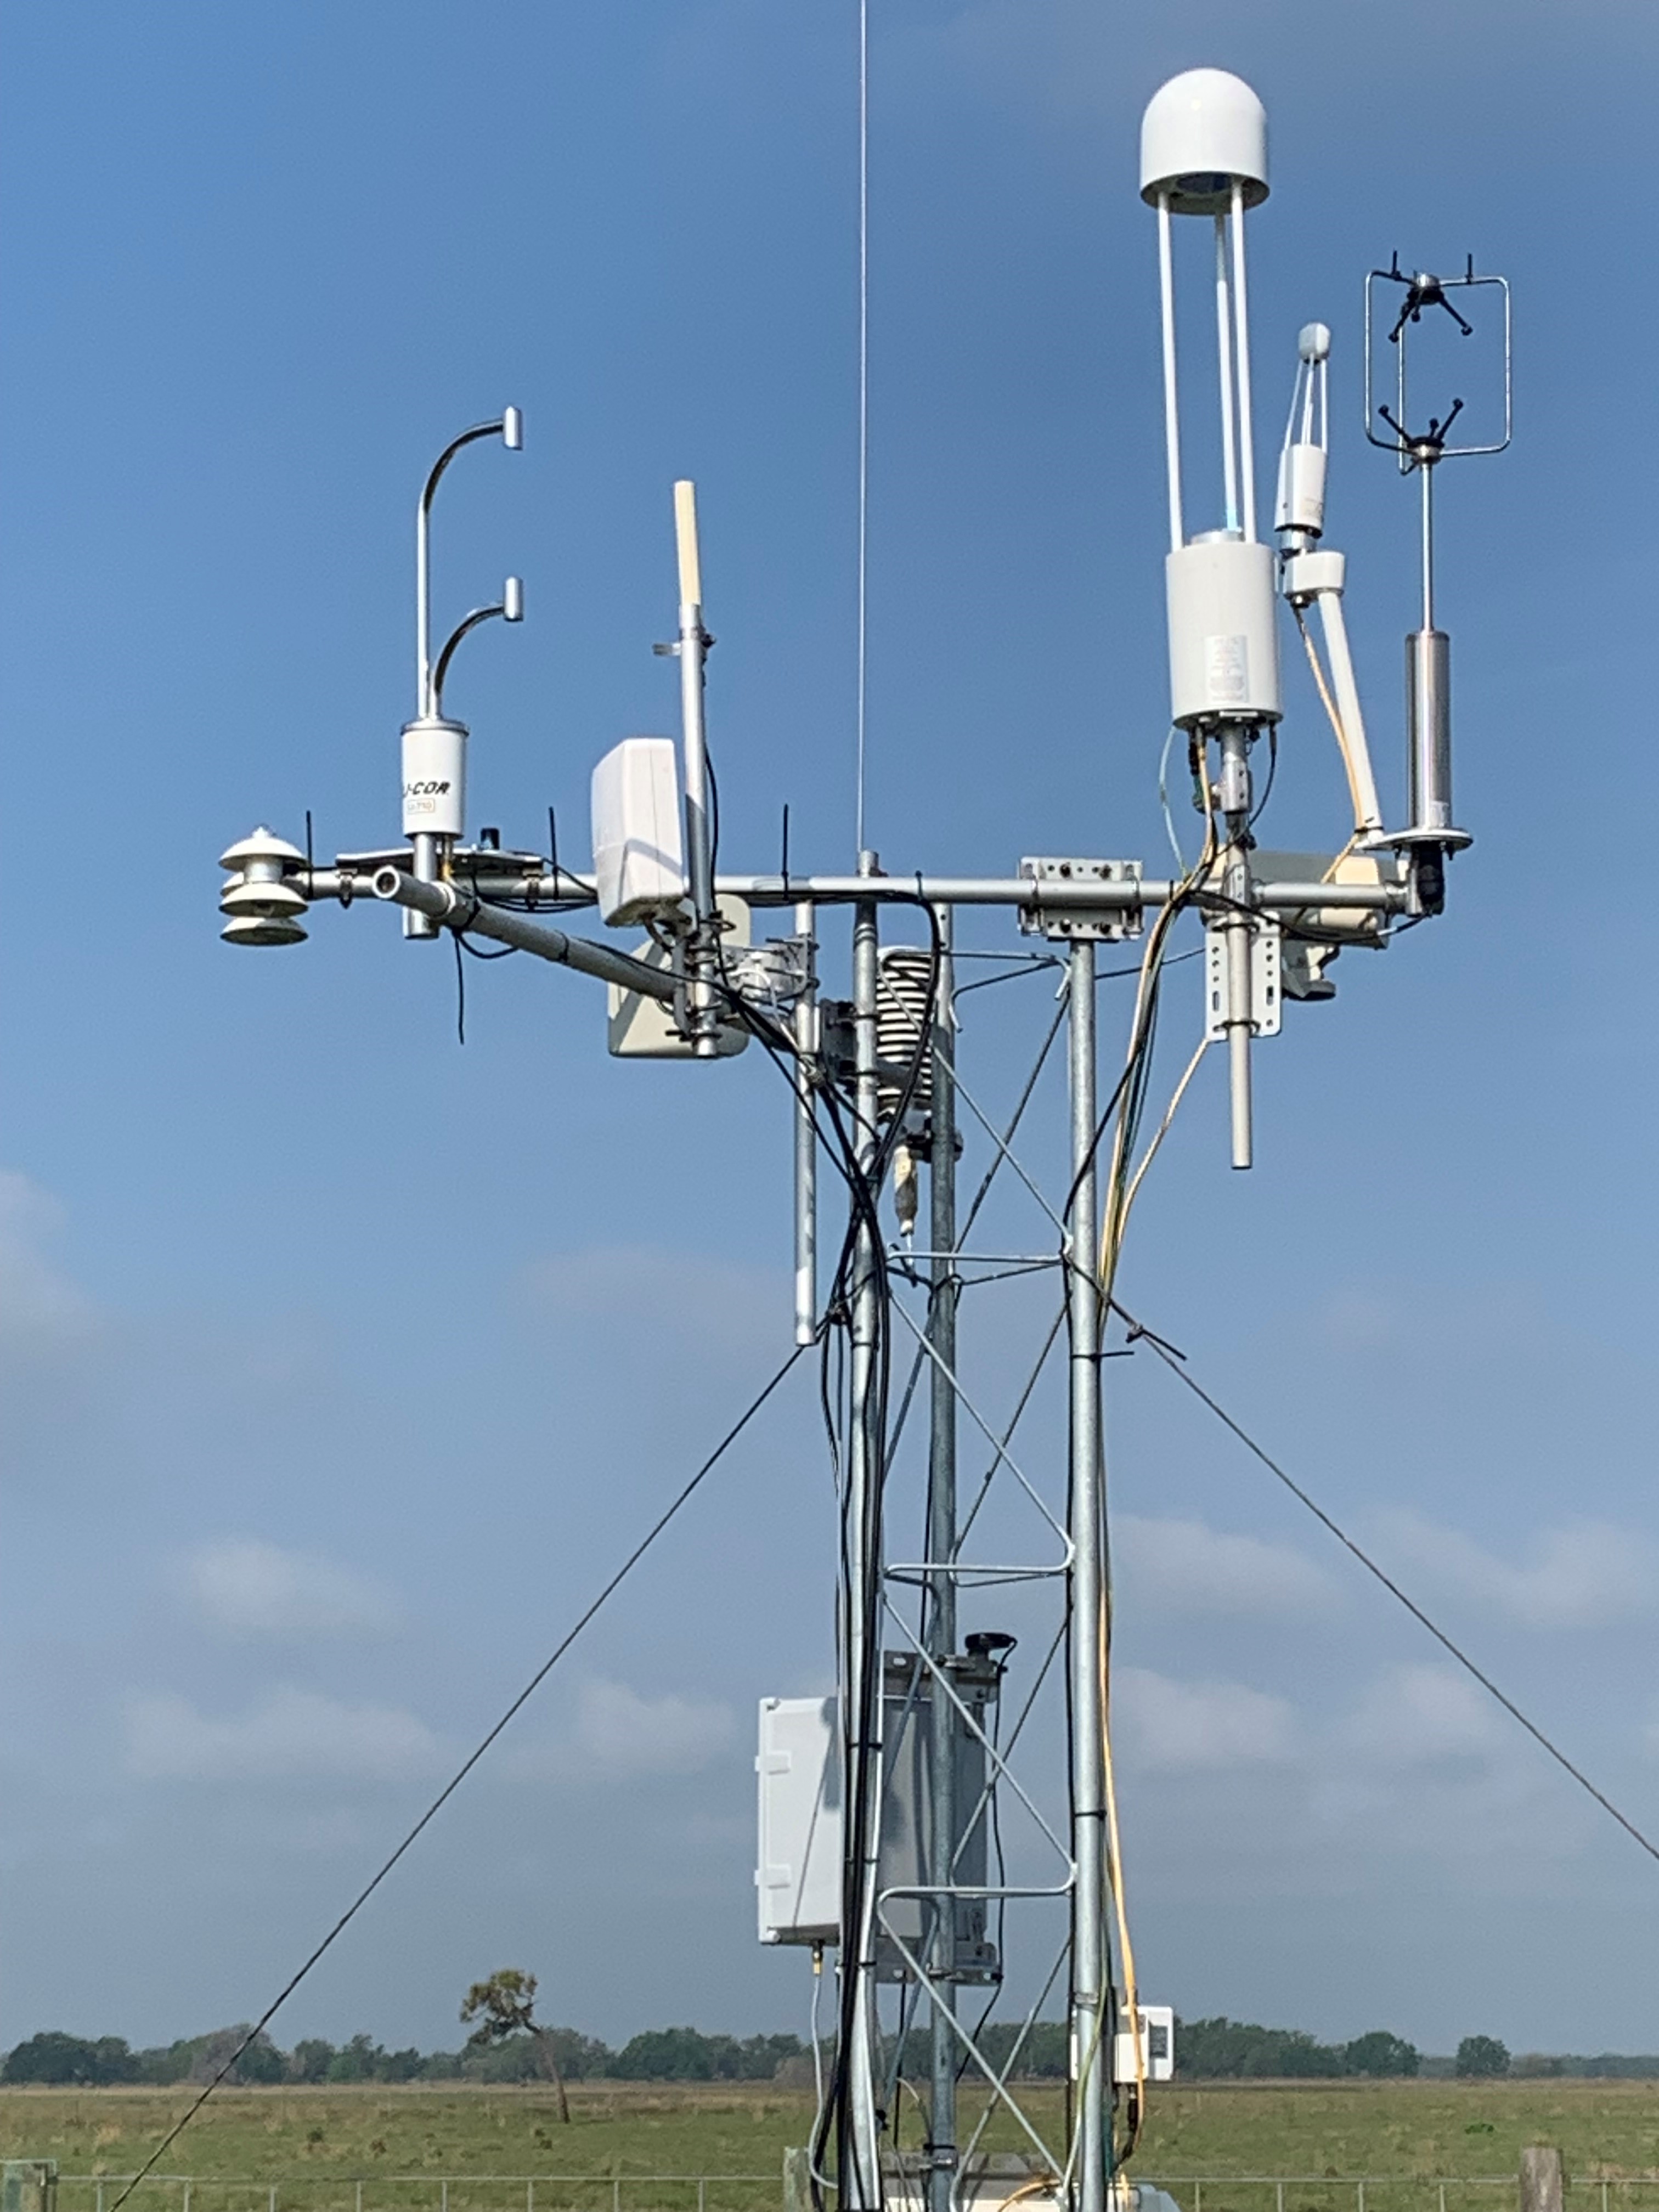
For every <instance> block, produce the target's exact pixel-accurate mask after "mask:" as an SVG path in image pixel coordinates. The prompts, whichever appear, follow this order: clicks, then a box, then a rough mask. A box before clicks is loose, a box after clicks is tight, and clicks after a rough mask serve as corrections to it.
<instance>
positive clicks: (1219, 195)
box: [1140, 69, 1282, 729]
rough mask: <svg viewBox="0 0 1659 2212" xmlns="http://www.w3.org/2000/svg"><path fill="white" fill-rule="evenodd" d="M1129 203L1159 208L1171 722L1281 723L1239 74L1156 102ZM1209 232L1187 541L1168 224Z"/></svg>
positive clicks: (1199, 80)
mask: <svg viewBox="0 0 1659 2212" xmlns="http://www.w3.org/2000/svg"><path fill="white" fill-rule="evenodd" d="M1140 196H1141V197H1142V198H1143V199H1144V200H1146V203H1147V204H1148V205H1149V206H1151V207H1153V208H1156V209H1157V210H1158V270H1159V277H1160V288H1161V292H1162V301H1163V321H1164V438H1165V442H1166V445H1167V448H1168V454H1169V484H1170V557H1169V561H1168V562H1167V564H1166V578H1167V584H1168V593H1169V622H1170V714H1171V717H1172V719H1173V720H1175V721H1176V722H1177V723H1178V724H1180V726H1182V728H1184V729H1195V728H1199V727H1201V726H1205V725H1208V724H1221V723H1229V722H1231V723H1235V724H1237V723H1248V724H1252V725H1260V724H1261V723H1264V722H1276V721H1277V720H1279V715H1280V713H1281V712H1282V706H1281V701H1280V696H1279V635H1278V630H1277V627H1276V623H1275V617H1274V606H1273V602H1274V590H1273V552H1272V550H1271V549H1270V548H1269V547H1267V546H1266V545H1263V544H1260V543H1258V541H1257V538H1256V519H1255V432H1254V428H1253V424H1252V421H1251V410H1250V328H1249V295H1248V291H1247V288H1246V283H1245V270H1244V214H1245V210H1247V209H1248V208H1253V207H1259V206H1260V205H1261V202H1262V201H1263V200H1265V199H1266V198H1267V114H1266V112H1265V110H1264V109H1263V107H1262V105H1261V101H1260V100H1258V99H1257V98H1256V96H1255V93H1253V92H1252V91H1251V89H1250V88H1249V85H1248V84H1246V83H1245V82H1243V79H1242V78H1240V77H1236V76H1231V75H1230V74H1229V73H1228V72H1227V71H1226V70H1212V69H1201V70H1187V71H1186V73H1185V74H1184V75H1183V76H1177V77H1172V78H1171V79H1170V82H1169V83H1168V84H1166V85H1165V86H1164V88H1163V89H1162V90H1161V91H1159V92H1158V93H1157V94H1154V95H1153V98H1152V102H1151V104H1150V106H1148V107H1147V110H1146V117H1145V118H1144V120H1143V121H1142V124H1141V128H1140ZM1178 215H1181V216H1210V217H1211V218H1212V222H1213V226H1214V240H1215V308H1216V368H1217V385H1218V392H1217V397H1218V403H1219V409H1220V421H1221V487H1220V489H1221V513H1220V517H1219V525H1218V526H1212V527H1209V528H1205V529H1202V530H1200V531H1198V532H1194V534H1193V535H1192V536H1190V537H1189V536H1188V532H1187V527H1186V520H1185V513H1184V505H1183V499H1182V475H1181V386H1180V378H1179V375H1178V373H1177V368H1176V327H1175V254H1174V240H1173V237H1172V234H1171V233H1172V226H1171V222H1170V218H1171V217H1172V216H1178Z"/></svg>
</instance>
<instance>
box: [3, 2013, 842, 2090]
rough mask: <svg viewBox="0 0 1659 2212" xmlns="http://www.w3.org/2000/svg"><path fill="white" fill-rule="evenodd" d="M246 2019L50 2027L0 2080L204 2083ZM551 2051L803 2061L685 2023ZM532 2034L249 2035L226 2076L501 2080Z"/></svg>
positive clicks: (794, 2052)
mask: <svg viewBox="0 0 1659 2212" xmlns="http://www.w3.org/2000/svg"><path fill="white" fill-rule="evenodd" d="M247 2032H248V2031H247V2025H246V2023H243V2024H242V2025H241V2026H240V2027H222V2028H216V2029H215V2030H214V2032H213V2033H211V2034H209V2035H197V2036H189V2037H185V2038H182V2039H180V2040H179V2041H178V2042H176V2043H169V2044H160V2045H155V2046H154V2047H152V2048H150V2049H148V2050H138V2051H135V2050H133V2049H132V2048H131V2045H129V2044H128V2043H127V2042H126V2040H125V2038H123V2037H121V2036H118V2035H104V2036H98V2037H95V2038H94V2037H88V2036H82V2035H70V2034H66V2033H64V2032H63V2031H62V2030H58V2029H52V2030H49V2031H47V2032H46V2033H43V2034H40V2035H32V2036H30V2037H29V2038H28V2039H27V2041H25V2042H22V2043H20V2044H18V2045H16V2046H15V2049H14V2050H12V2051H8V2053H7V2054H6V2060H5V2063H4V2065H3V2067H0V2081H8V2082H38V2083H52V2084H59V2085H64V2086H70V2085H74V2086H78V2087H86V2088H103V2087H120V2086H123V2085H142V2084H144V2083H150V2084H154V2085H155V2086H158V2087H165V2086H167V2084H169V2083H172V2082H175V2081H189V2082H204V2081H211V2080H212V2079H213V2077H214V2075H216V2073H217V2072H218V2071H219V2069H220V2068H221V2067H222V2065H223V2064H224V2063H225V2061H226V2059H227V2058H228V2057H229V2056H230V2054H231V2052H232V2051H234V2050H235V2048H236V2046H237V2045H238V2044H240V2042H241V2041H242V2039H243V2038H244V2037H245V2036H246V2034H247ZM538 2034H539V2035H541V2036H543V2037H544V2038H545V2039H546V2041H547V2042H548V2043H549V2044H550V2045H551V2047H552V2055H553V2057H555V2058H556V2062H557V2063H558V2067H559V2070H560V2071H561V2073H562V2075H564V2076H565V2078H566V2079H567V2080H569V2081H590V2080H602V2081H774V2080H775V2079H776V2077H777V2073H778V2069H779V2067H780V2066H781V2065H782V2064H784V2063H786V2062H787V2061H788V2060H791V2059H795V2060H799V2059H802V2058H807V2059H808V2061H809V2063H810V2055H809V2053H808V2048H807V2045H805V2043H803V2042H802V2041H801V2039H800V2038H799V2036H798V2035H750V2036H745V2037H741V2038H739V2037H737V2036H732V2035H704V2034H702V2033H700V2032H699V2030H697V2029H696V2028H695V2027H658V2028H647V2030H646V2031H645V2032H644V2033H642V2034H639V2035H635V2036H633V2037H631V2038H630V2039H629V2041H628V2042H627V2043H625V2044H623V2046H622V2048H621V2049H620V2050H619V2051H613V2050H612V2049H611V2047H610V2045H607V2044H605V2043H602V2042H601V2041H600V2040H599V2038H598V2037H597V2036H592V2035H583V2034H582V2033H580V2031H579V2030H578V2029H576V2028H574V2027H550V2028H545V2029H542V2030H539V2031H538ZM537 2042H538V2036H537V2035H536V2034H530V2033H525V2034H521V2035H513V2036H510V2037H508V2038H507V2039H505V2040H504V2041H502V2042H500V2043H497V2044H495V2045H493V2046H492V2047H487V2048H483V2049H466V2050H461V2051H417V2050H416V2049H415V2048H414V2047H413V2046H410V2048H408V2049H406V2050H401V2051H388V2050H387V2049H386V2047H385V2045H382V2044H380V2043H377V2042H376V2041H375V2040H374V2037H373V2036H370V2035H366V2034H365V2035H354V2036H352V2037H350V2038H349V2039H348V2040H347V2041H346V2042H344V2043H342V2044H333V2043H329V2042H327V2041H325V2039H323V2038H321V2037H319V2036H307V2037H303V2038H301V2040H300V2041H299V2042H297V2043H296V2044H295V2045H294V2047H293V2049H292V2050H291V2051H283V2050H281V2049H279V2048H278V2047H277V2045H276V2044H275V2043H274V2042H273V2041H272V2040H271V2039H270V2036H269V2035H266V2034H263V2033H262V2034H259V2035H257V2036H255V2038H254V2039H253V2040H252V2043H251V2044H249V2045H248V2047H247V2049H246V2051H243V2053H242V2055H241V2057H240V2058H239V2059H238V2060H237V2061H236V2063H235V2065H234V2067H233V2068H232V2069H231V2071H230V2072H229V2073H228V2075H226V2077H225V2079H226V2081H227V2082H228V2083H233V2084H234V2085H236V2086H237V2087H249V2088H259V2087H276V2086H278V2085H280V2084H282V2083H284V2082H286V2083H290V2084H295V2085H310V2084H321V2083H326V2082H353V2081H392V2082H398V2081H485V2082H500V2083H513V2082H519V2081H540V2080H541V2079H543V2078H544V2076H543V2069H542V2065H541V2062H540V2054H539V2053H538V2048H537Z"/></svg>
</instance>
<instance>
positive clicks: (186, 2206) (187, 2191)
mask: <svg viewBox="0 0 1659 2212" xmlns="http://www.w3.org/2000/svg"><path fill="white" fill-rule="evenodd" d="M183 2212H190V2184H189V2182H186V2183H185V2202H184V2208H183Z"/></svg>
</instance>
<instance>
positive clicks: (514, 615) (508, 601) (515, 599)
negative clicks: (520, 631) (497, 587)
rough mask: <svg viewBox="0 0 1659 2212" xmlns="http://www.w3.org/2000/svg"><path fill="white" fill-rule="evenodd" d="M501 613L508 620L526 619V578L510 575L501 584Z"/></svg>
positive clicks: (520, 620)
mask: <svg viewBox="0 0 1659 2212" xmlns="http://www.w3.org/2000/svg"><path fill="white" fill-rule="evenodd" d="M501 613H502V615H503V616H504V617H506V619H507V621H508V622H522V621H523V620H524V579H523V577H522V576H509V577H508V578H507V581H506V582H505V583H504V584H503V585H502V586H501Z"/></svg>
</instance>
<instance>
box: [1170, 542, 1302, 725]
mask: <svg viewBox="0 0 1659 2212" xmlns="http://www.w3.org/2000/svg"><path fill="white" fill-rule="evenodd" d="M1164 582H1165V588H1166V592H1167V596H1168V603H1169V618H1170V719H1171V720H1173V721H1174V722H1176V724H1177V725H1178V726H1180V727H1181V728H1182V729H1184V730H1190V729H1193V728H1194V727H1196V726H1197V725H1198V724H1200V722H1276V721H1278V720H1279V717H1280V715H1281V714H1283V712H1284V707H1283V703H1282V701H1281V698H1280V695H1279V629H1278V622H1277V615H1276V611H1275V606H1274V596H1275V595H1274V591H1273V552H1272V550H1271V548H1270V547H1268V546H1266V545H1256V544H1249V543H1248V542H1247V541H1245V540H1244V539H1242V538H1229V537H1222V536H1217V537H1214V538H1196V539H1194V542H1193V543H1192V544H1190V545H1183V546H1182V548H1181V549H1180V550H1179V551H1178V552H1175V553H1171V554H1170V556H1168V558H1167V559H1166V561H1165V562H1164Z"/></svg>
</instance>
